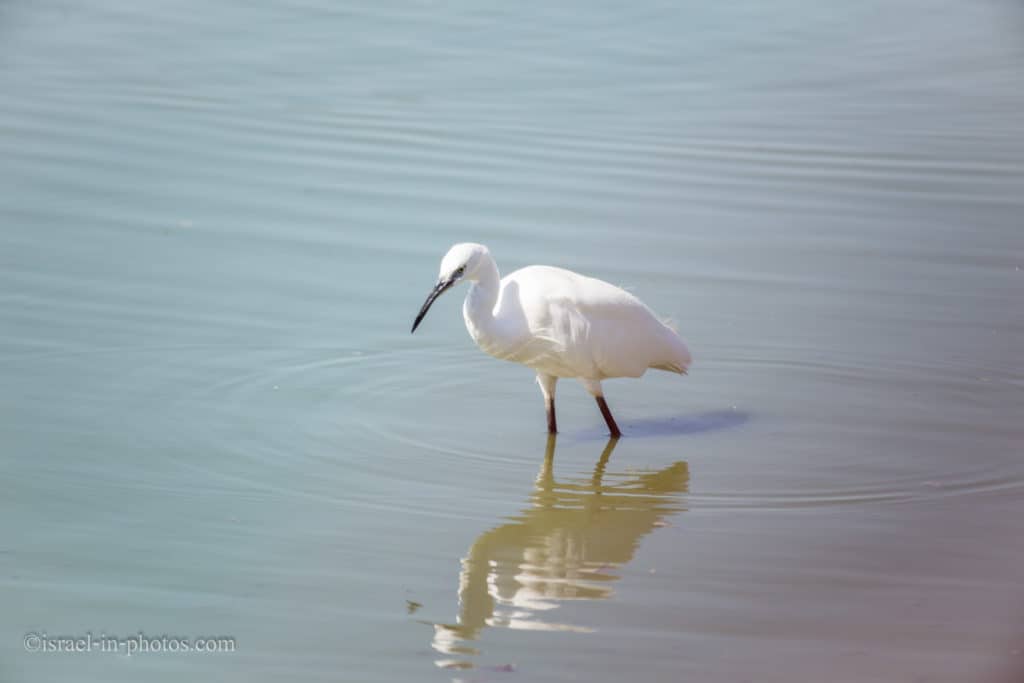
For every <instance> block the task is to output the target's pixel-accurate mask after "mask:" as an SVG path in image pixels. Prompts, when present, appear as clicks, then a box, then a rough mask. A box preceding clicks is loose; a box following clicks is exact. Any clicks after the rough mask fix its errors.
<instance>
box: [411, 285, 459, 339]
mask: <svg viewBox="0 0 1024 683" xmlns="http://www.w3.org/2000/svg"><path fill="white" fill-rule="evenodd" d="M455 280H456V278H451V279H448V280H438V282H437V284H436V285H434V289H433V290H432V291H431V292H430V295H429V296H427V300H426V301H424V302H423V308H421V309H420V312H419V313H418V314H417V315H416V320H414V321H413V322H412V332H415V331H416V328H417V327H419V326H420V322H421V321H422V320H423V318H424V317H426V315H427V311H429V310H430V306H431V304H433V303H434V300H435V299H437V297H439V296H441V295H442V294H444V293H445V292H447V291H448V289H449V288H451V286H452V285H454V284H455ZM412 332H410V334H412Z"/></svg>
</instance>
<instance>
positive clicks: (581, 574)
mask: <svg viewBox="0 0 1024 683" xmlns="http://www.w3.org/2000/svg"><path fill="white" fill-rule="evenodd" d="M555 438H556V437H555V436H553V435H552V436H550V437H549V438H548V442H547V448H546V452H545V454H544V465H543V466H542V467H541V470H540V473H539V474H538V476H537V481H536V484H535V486H534V490H533V493H532V494H531V496H530V506H529V507H528V508H526V509H525V510H523V512H522V513H521V514H519V515H518V516H516V517H513V518H512V521H511V522H509V523H507V524H503V525H501V526H499V527H496V528H494V529H491V530H490V531H486V532H484V533H483V534H481V535H480V537H479V538H478V539H477V540H476V542H475V543H474V544H473V545H472V547H471V548H470V549H469V554H468V555H467V557H465V558H464V559H463V560H462V569H461V572H460V574H459V614H458V619H457V621H456V623H454V624H434V640H433V643H432V645H433V648H434V649H435V650H436V651H438V652H440V653H441V654H443V655H445V657H444V658H442V659H440V660H438V661H437V662H436V663H437V665H438V666H440V667H445V668H470V667H472V666H473V663H472V662H471V661H470V660H468V659H467V658H466V657H467V656H471V655H475V654H478V650H477V649H476V648H474V647H472V646H471V645H469V644H468V643H469V641H473V640H476V639H477V638H478V637H479V634H480V632H481V631H482V630H483V629H484V627H486V626H497V627H505V628H513V629H529V630H544V631H577V632H588V631H591V630H592V629H589V628H587V627H584V626H574V625H571V624H565V623H559V621H558V620H557V618H552V616H551V615H552V611H553V610H555V609H556V608H557V607H558V606H559V604H560V603H561V602H562V601H564V600H602V599H605V598H608V597H611V595H612V592H613V591H612V587H613V585H614V582H615V581H616V580H618V579H619V578H620V577H619V576H617V575H616V573H615V569H616V568H617V567H620V566H622V565H625V564H626V563H628V562H629V561H630V560H631V559H633V554H634V553H635V552H636V548H637V546H638V544H639V542H640V539H641V538H643V537H644V536H645V535H646V534H648V533H650V532H651V531H652V530H653V529H655V528H657V527H658V526H662V525H664V522H663V520H664V518H665V517H668V516H669V515H672V514H674V513H676V512H680V511H682V510H684V509H685V507H684V502H683V499H682V495H681V494H684V493H686V491H687V487H688V485H689V479H690V474H689V469H688V467H687V464H686V463H685V462H682V461H680V462H675V463H673V464H671V465H669V466H667V467H665V468H663V469H660V470H657V471H631V472H621V473H620V472H606V471H605V470H606V467H607V465H608V460H609V458H610V457H611V454H612V451H613V450H614V449H615V445H616V443H617V441H618V440H617V439H611V440H609V441H608V444H607V446H605V448H604V452H602V453H601V457H600V459H599V460H598V461H597V464H596V465H595V467H594V471H593V474H592V475H591V476H590V477H589V478H587V477H579V478H574V479H566V480H561V481H559V480H556V479H555V476H554V472H553V465H554V455H555Z"/></svg>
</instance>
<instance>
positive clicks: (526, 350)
mask: <svg viewBox="0 0 1024 683" xmlns="http://www.w3.org/2000/svg"><path fill="white" fill-rule="evenodd" d="M463 280H467V281H469V282H471V283H472V285H471V286H470V288H469V293H468V294H467V295H466V300H465V302H464V303H463V305H462V314H463V317H464V318H465V319H466V329H467V330H469V335H470V336H471V337H473V341H475V342H476V344H477V346H479V347H480V348H481V349H482V350H483V351H485V352H486V353H489V354H490V355H492V356H494V357H495V358H500V359H503V360H509V361H514V362H517V363H522V364H523V365H526V366H527V367H529V368H532V369H533V370H535V371H536V372H537V383H538V384H540V390H541V393H542V394H543V395H544V405H545V408H546V410H547V417H548V432H549V433H551V434H554V433H556V432H557V431H558V428H557V423H556V421H555V384H556V383H557V382H558V380H559V378H561V377H575V378H577V379H579V380H580V382H582V383H583V386H584V387H585V388H586V390H587V391H588V392H590V394H591V395H592V396H593V397H594V398H595V399H596V400H597V405H598V407H599V408H600V409H601V415H602V416H604V420H605V422H606V423H607V424H608V429H609V431H610V432H611V436H612V437H613V438H617V437H619V436H621V435H622V432H620V431H619V427H618V425H616V424H615V419H614V418H613V417H612V413H611V411H610V410H609V409H608V404H607V402H605V400H604V391H603V390H602V389H601V380H604V379H608V378H610V377H640V376H641V375H643V374H644V372H646V371H647V368H655V369H658V370H667V371H669V372H677V373H679V374H683V375H685V374H686V372H687V368H688V367H689V366H690V363H691V362H692V359H691V357H690V351H689V350H688V349H687V348H686V344H685V343H684V342H683V340H682V339H680V338H679V335H678V334H676V332H675V331H674V330H673V329H672V328H670V327H668V326H667V325H666V324H664V323H663V322H661V321H660V320H658V318H657V317H656V316H655V315H654V313H652V312H651V309H649V308H647V306H645V305H644V303H643V302H642V301H640V300H639V299H637V298H636V297H635V296H633V295H632V294H630V293H629V292H627V291H625V290H623V289H620V288H618V287H616V286H615V285H611V284H609V283H607V282H604V281H603V280H597V279H595V278H591V277H586V276H584V275H580V274H579V273H574V272H572V271H570V270H564V269H562V268H554V267H551V266H527V267H526V268H521V269H520V270H517V271H515V272H514V273H511V274H509V275H506V276H505V277H504V278H501V277H500V276H499V274H498V266H497V264H496V263H495V262H494V258H492V257H491V252H490V251H488V249H487V247H485V246H484V245H482V244H473V243H468V242H467V243H461V244H456V245H454V246H452V248H451V249H449V250H448V253H447V254H445V257H444V258H443V259H441V268H440V272H439V274H438V279H437V284H436V285H434V289H433V291H431V292H430V295H429V296H428V297H427V300H426V301H425V302H424V303H423V307H422V308H421V309H420V312H419V314H418V315H417V316H416V320H415V321H414V322H413V324H412V331H413V332H415V331H416V328H417V327H418V326H419V324H420V322H421V321H422V320H423V317H424V316H425V315H426V314H427V311H428V310H429V309H430V306H431V304H433V303H434V300H435V299H437V297H439V296H441V294H443V293H444V292H446V291H448V290H449V289H451V288H452V286H454V285H455V284H456V283H459V282H462V281H463Z"/></svg>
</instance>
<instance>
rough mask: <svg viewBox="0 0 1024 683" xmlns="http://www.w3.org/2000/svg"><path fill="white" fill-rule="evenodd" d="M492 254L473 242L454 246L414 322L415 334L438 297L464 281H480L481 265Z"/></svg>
mask: <svg viewBox="0 0 1024 683" xmlns="http://www.w3.org/2000/svg"><path fill="white" fill-rule="evenodd" d="M490 256H491V253H490V252H489V251H487V247H485V246H484V245H482V244H474V243H472V242H461V243H459V244H456V245H453V246H452V248H451V249H449V250H448V253H447V254H445V255H444V258H443V259H441V268H440V269H439V272H438V274H437V284H436V285H434V289H433V290H431V292H430V294H429V295H428V296H427V300H426V301H425V302H423V308H421V309H420V312H419V314H417V316H416V320H415V321H413V324H412V331H413V332H415V331H416V328H417V327H419V324H420V322H421V321H422V320H423V318H424V317H425V316H426V315H427V311H428V310H430V306H431V304H433V303H434V300H436V299H437V297H439V296H441V295H442V294H444V293H445V292H447V291H448V290H449V289H451V288H452V287H453V286H455V285H456V284H458V283H459V282H462V281H463V280H471V281H475V280H477V279H478V272H479V270H480V266H481V264H483V263H484V262H485V261H486V260H487V259H490Z"/></svg>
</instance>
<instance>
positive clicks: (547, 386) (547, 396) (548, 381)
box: [537, 372, 558, 434]
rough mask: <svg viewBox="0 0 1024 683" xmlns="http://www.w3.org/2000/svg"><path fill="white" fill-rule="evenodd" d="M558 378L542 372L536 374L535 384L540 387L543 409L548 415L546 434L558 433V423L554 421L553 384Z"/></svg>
mask: <svg viewBox="0 0 1024 683" xmlns="http://www.w3.org/2000/svg"><path fill="white" fill-rule="evenodd" d="M557 382H558V378H557V377H555V376H554V375H548V374H545V373H543V372H538V373H537V384H539V385H540V392H541V393H542V394H544V409H545V410H546V411H547V414H548V434H557V433H558V422H557V421H556V420H555V384H556V383H557Z"/></svg>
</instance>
